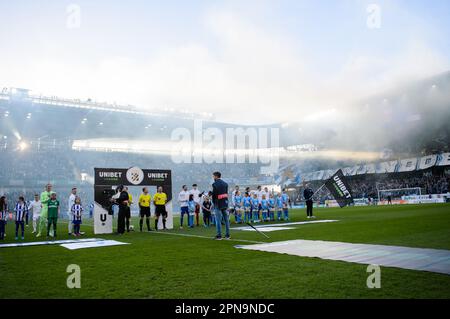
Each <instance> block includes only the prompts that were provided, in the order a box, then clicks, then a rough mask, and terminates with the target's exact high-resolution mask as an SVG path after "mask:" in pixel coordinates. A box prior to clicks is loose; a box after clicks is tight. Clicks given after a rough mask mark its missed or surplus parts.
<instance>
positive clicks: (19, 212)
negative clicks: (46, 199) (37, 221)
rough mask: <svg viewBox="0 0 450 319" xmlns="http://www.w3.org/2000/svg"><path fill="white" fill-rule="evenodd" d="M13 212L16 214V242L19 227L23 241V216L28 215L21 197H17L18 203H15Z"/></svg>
mask: <svg viewBox="0 0 450 319" xmlns="http://www.w3.org/2000/svg"><path fill="white" fill-rule="evenodd" d="M14 212H15V213H16V218H15V222H16V240H17V239H18V238H19V237H18V236H19V226H20V228H21V230H22V239H25V221H24V220H25V216H26V214H28V206H27V203H25V199H24V198H23V196H20V197H19V201H18V202H17V203H16V206H15V207H14Z"/></svg>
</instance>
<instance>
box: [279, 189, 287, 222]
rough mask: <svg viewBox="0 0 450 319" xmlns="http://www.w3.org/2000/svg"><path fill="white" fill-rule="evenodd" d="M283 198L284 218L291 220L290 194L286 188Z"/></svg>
mask: <svg viewBox="0 0 450 319" xmlns="http://www.w3.org/2000/svg"><path fill="white" fill-rule="evenodd" d="M281 199H282V201H283V213H284V220H289V208H288V205H289V195H288V194H287V193H286V189H283V194H281Z"/></svg>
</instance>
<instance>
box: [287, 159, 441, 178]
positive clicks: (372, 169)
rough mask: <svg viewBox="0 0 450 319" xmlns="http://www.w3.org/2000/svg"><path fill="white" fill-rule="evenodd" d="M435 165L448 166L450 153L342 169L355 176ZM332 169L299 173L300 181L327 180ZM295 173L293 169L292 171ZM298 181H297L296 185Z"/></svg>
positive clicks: (346, 173) (347, 174)
mask: <svg viewBox="0 0 450 319" xmlns="http://www.w3.org/2000/svg"><path fill="white" fill-rule="evenodd" d="M435 166H438V167H439V166H450V153H441V154H433V155H427V156H422V157H417V158H416V157H414V158H407V159H399V160H392V161H387V162H381V163H370V164H362V165H356V166H351V167H344V168H342V171H343V173H344V175H345V176H356V175H364V174H390V173H399V172H400V173H401V172H413V171H420V170H425V169H429V168H432V167H435ZM331 172H334V170H325V171H317V172H310V173H302V174H300V175H301V176H300V179H301V180H302V181H319V180H327V179H328V178H329V177H330V176H331V174H332V173H331ZM293 174H295V170H294V171H293ZM298 184H300V183H297V185H298Z"/></svg>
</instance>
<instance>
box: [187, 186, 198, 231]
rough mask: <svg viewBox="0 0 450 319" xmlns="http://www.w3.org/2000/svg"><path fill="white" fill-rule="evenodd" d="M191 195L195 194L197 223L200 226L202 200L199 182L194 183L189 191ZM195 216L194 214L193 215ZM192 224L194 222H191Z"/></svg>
mask: <svg viewBox="0 0 450 319" xmlns="http://www.w3.org/2000/svg"><path fill="white" fill-rule="evenodd" d="M189 195H193V196H194V202H195V224H196V225H197V226H200V224H199V214H200V202H201V197H200V191H199V190H198V187H197V184H193V185H192V189H191V190H190V191H189ZM192 218H193V216H192ZM190 224H191V225H192V224H194V223H193V222H190Z"/></svg>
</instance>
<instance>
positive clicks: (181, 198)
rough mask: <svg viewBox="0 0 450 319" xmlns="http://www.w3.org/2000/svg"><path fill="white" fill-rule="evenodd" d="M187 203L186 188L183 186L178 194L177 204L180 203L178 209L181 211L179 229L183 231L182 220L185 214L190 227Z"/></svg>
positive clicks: (187, 194) (187, 193)
mask: <svg viewBox="0 0 450 319" xmlns="http://www.w3.org/2000/svg"><path fill="white" fill-rule="evenodd" d="M188 201H189V192H188V190H187V186H186V185H183V188H182V190H181V192H180V193H179V194H178V202H179V203H180V209H181V217H180V229H183V220H184V215H185V214H187V217H188V226H190V224H189V208H188Z"/></svg>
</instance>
